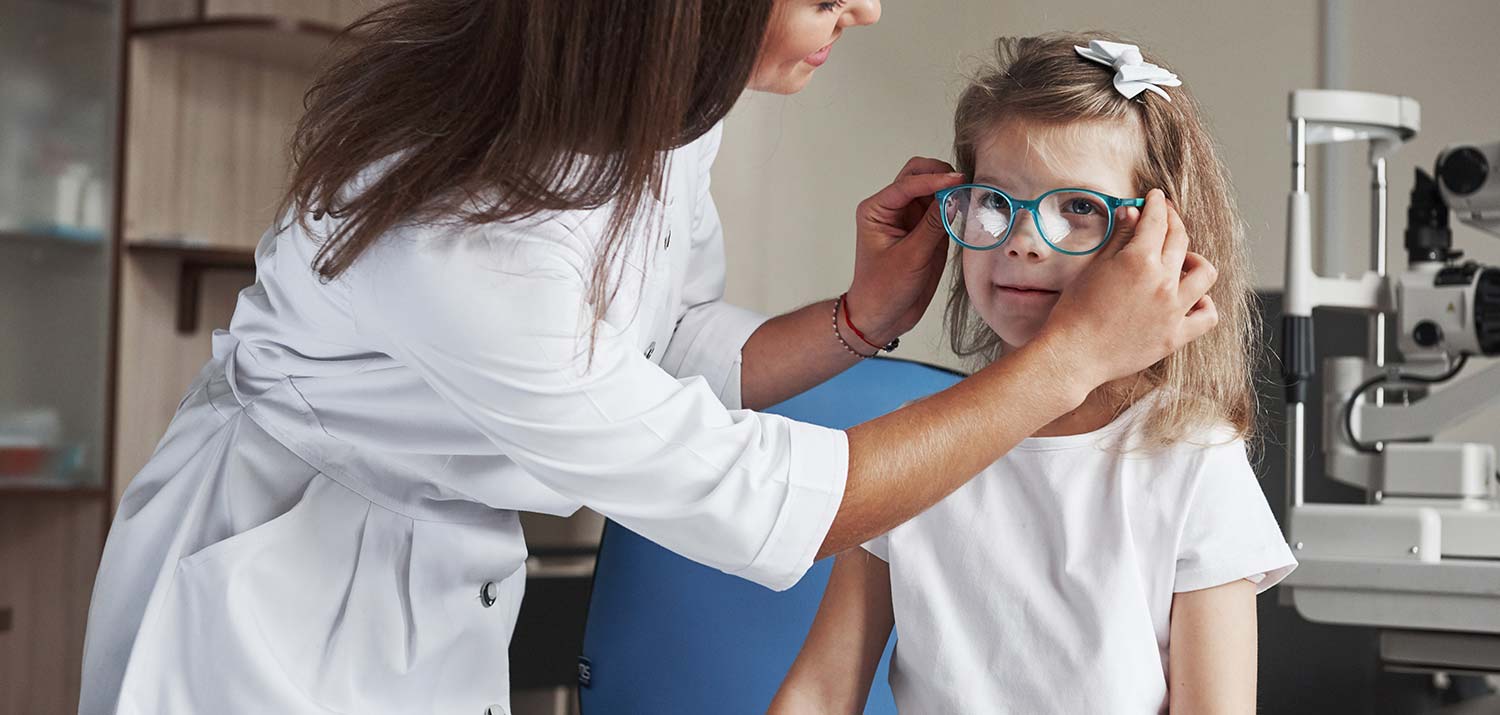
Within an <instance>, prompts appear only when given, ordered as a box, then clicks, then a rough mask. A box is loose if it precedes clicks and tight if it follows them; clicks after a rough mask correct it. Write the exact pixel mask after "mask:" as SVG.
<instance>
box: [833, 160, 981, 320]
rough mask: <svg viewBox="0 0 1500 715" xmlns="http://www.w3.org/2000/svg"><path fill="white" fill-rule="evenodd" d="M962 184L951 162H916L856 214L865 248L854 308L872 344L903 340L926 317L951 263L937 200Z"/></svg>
mask: <svg viewBox="0 0 1500 715" xmlns="http://www.w3.org/2000/svg"><path fill="white" fill-rule="evenodd" d="M962 182H963V175H962V174H958V173H955V172H954V171H953V167H952V166H951V165H950V164H948V162H946V161H940V160H938V159H928V158H924V157H912V159H911V160H910V161H907V162H906V166H904V167H902V168H901V173H900V174H898V175H897V176H896V180H895V181H893V182H891V184H890V185H889V186H887V187H885V188H884V189H881V190H880V191H879V192H878V193H876V194H875V195H874V196H871V197H870V198H868V199H865V200H864V201H862V202H860V204H859V207H858V208H857V209H855V212H854V223H855V235H856V238H857V241H858V243H857V245H856V246H855V251H854V283H853V285H851V286H850V288H849V298H848V304H847V307H848V309H849V315H850V316H851V317H852V318H853V319H854V324H855V326H856V327H858V328H859V329H860V331H861V332H863V333H864V334H865V335H866V336H867V337H869V338H870V340H871V341H872V342H875V343H878V344H881V345H884V344H885V343H887V342H889V341H890V340H891V339H893V338H897V337H900V336H901V335H902V334H904V333H906V331H908V330H911V329H912V327H913V326H915V325H916V324H917V321H919V320H921V319H922V314H923V313H926V312H927V305H928V303H931V302H932V296H933V294H934V293H936V292H937V288H938V284H939V282H940V281H941V280H942V278H943V268H944V266H945V265H946V264H947V258H948V236H947V234H946V233H945V232H944V231H943V223H942V217H941V216H940V215H939V213H938V211H939V207H938V206H936V205H934V204H935V200H934V198H933V196H932V195H933V194H934V193H936V192H937V191H938V190H939V189H944V188H947V187H949V186H954V185H957V184H960V183H962Z"/></svg>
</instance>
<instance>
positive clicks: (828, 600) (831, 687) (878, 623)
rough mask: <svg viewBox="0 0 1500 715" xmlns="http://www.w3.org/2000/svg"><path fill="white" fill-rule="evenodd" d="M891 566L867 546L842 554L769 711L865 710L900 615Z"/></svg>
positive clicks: (788, 714)
mask: <svg viewBox="0 0 1500 715" xmlns="http://www.w3.org/2000/svg"><path fill="white" fill-rule="evenodd" d="M890 578H891V571H890V567H889V566H887V565H886V563H885V562H884V561H881V560H880V559H878V558H876V557H875V556H872V555H871V554H870V553H869V552H867V551H865V550H864V549H858V548H856V549H851V550H849V551H847V552H845V553H842V554H839V556H838V558H837V559H836V560H835V561H834V563H833V575H832V576H830V577H829V578H828V588H827V590H825V591H824V592H823V603H822V604H820V605H819V606H818V615H817V618H815V619H814V620H813V624H812V629H811V630H809V631H808V634H807V642H805V643H803V644H802V651H801V652H800V653H798V654H797V660H796V662H794V663H792V669H791V670H790V671H789V672H788V673H787V676H786V680H785V681H784V682H782V684H781V689H780V690H779V691H777V693H776V698H775V699H774V700H772V701H771V708H770V710H768V711H767V713H768V715H798V714H801V713H817V714H819V715H822V714H824V713H852V714H855V715H857V714H858V713H862V712H864V709H865V700H866V698H868V697H869V695H870V682H871V681H872V680H874V679H875V669H876V668H877V667H878V666H879V665H880V655H881V653H882V652H884V651H885V644H886V641H887V640H888V639H889V638H890V635H891V626H892V625H893V624H894V623H895V615H894V614H893V612H892V610H891V580H890Z"/></svg>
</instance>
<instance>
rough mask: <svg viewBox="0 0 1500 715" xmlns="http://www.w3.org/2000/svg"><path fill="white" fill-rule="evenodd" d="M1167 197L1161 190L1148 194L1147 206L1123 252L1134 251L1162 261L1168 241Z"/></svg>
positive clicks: (1142, 210)
mask: <svg viewBox="0 0 1500 715" xmlns="http://www.w3.org/2000/svg"><path fill="white" fill-rule="evenodd" d="M1167 213H1168V207H1167V197H1166V194H1163V193H1162V192H1161V189H1152V190H1150V191H1148V192H1146V206H1145V207H1144V208H1142V209H1141V217H1140V219H1139V220H1137V221H1136V222H1135V229H1134V230H1133V231H1132V232H1131V234H1130V241H1129V243H1128V244H1127V245H1125V246H1122V247H1121V249H1120V250H1122V251H1134V252H1139V253H1141V254H1144V255H1146V256H1150V257H1151V258H1153V259H1156V260H1161V259H1160V256H1161V253H1162V248H1163V246H1164V245H1165V244H1166V241H1167Z"/></svg>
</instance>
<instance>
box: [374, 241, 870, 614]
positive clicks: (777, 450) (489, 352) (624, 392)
mask: <svg viewBox="0 0 1500 715" xmlns="http://www.w3.org/2000/svg"><path fill="white" fill-rule="evenodd" d="M426 233H429V234H438V235H425V236H420V237H415V238H413V237H401V236H388V237H386V238H384V239H382V242H381V243H380V244H379V245H377V246H376V247H374V248H372V249H371V250H369V251H367V252H366V254H365V255H363V256H362V257H361V259H360V261H359V262H357V263H356V264H355V266H354V267H353V268H351V269H350V271H349V273H348V274H346V276H347V279H346V281H347V284H348V286H349V293H348V294H349V300H350V303H351V310H352V312H353V313H354V315H355V322H356V324H357V326H358V328H359V330H360V332H361V333H362V334H363V335H364V336H365V337H366V338H367V339H368V340H369V341H370V342H371V344H372V345H375V346H378V349H380V350H381V351H383V352H386V353H387V354H389V355H391V356H392V357H394V358H396V359H397V360H400V361H401V362H402V363H404V364H406V365H408V366H410V367H411V368H412V369H414V370H416V371H417V372H419V373H420V374H421V375H422V377H423V379H424V380H425V381H426V382H427V383H428V384H429V385H430V386H431V387H432V388H433V389H434V390H436V391H437V392H438V393H439V394H440V395H441V396H442V397H443V398H444V399H445V400H446V401H448V402H449V403H451V404H452V405H453V406H454V407H455V408H456V409H458V410H459V411H461V413H462V414H463V415H465V416H466V417H467V418H468V419H469V420H470V421H471V422H472V423H473V424H474V425H475V426H476V427H477V428H478V429H479V430H480V431H482V432H483V433H484V434H486V435H487V436H488V437H489V438H490V439H491V440H493V441H494V442H495V444H496V445H497V446H498V447H499V448H500V449H501V450H502V451H503V452H504V453H505V454H506V456H508V457H510V458H511V459H513V460H514V461H515V462H516V463H517V464H518V465H519V466H521V467H522V468H523V469H525V470H526V471H527V472H528V473H529V474H531V475H532V476H533V477H535V478H536V479H537V480H539V481H540V482H542V483H544V484H546V485H547V486H548V487H549V488H550V489H552V490H554V491H556V492H558V493H559V494H561V495H563V496H566V497H570V498H572V499H575V500H577V501H578V502H580V503H582V504H584V505H587V506H588V507H590V508H592V509H594V510H595V511H598V512H600V513H602V514H604V515H605V516H608V517H610V518H612V519H615V520H616V521H618V522H620V523H621V524H624V525H625V526H627V527H629V528H631V529H632V530H635V531H636V532H638V533H640V534H642V535H644V536H646V537H647V538H650V539H652V540H653V541H656V542H657V543H659V544H661V545H662V546H665V547H666V548H668V549H671V550H673V551H675V552H677V553H680V554H682V555H684V556H687V557H689V558H692V559H694V560H696V561H699V562H701V563H704V564H707V565H709V566H712V567H715V568H718V569H720V570H723V571H726V572H728V573H731V574H735V575H738V576H741V577H744V578H747V579H750V580H752V581H755V582H757V583H760V584H763V585H765V586H767V587H770V588H774V589H783V588H787V587H790V586H791V585H793V584H794V583H796V582H797V580H798V579H799V578H801V576H802V574H803V573H804V572H805V571H806V570H807V568H808V567H809V566H810V565H811V564H812V560H813V557H814V555H815V553H816V551H817V548H818V546H819V545H820V544H821V542H822V540H823V537H824V535H825V534H826V533H827V530H828V527H829V525H830V524H831V523H832V520H833V516H834V513H835V512H836V511H837V509H838V505H839V503H840V501H841V500H842V498H843V489H844V482H845V478H846V475H847V471H848V443H847V440H846V438H845V435H844V433H843V432H842V431H839V430H832V429H826V428H823V427H818V426H815V425H810V424H804V423H799V422H794V421H792V420H789V419H786V418H784V417H780V416H776V415H770V414H761V413H756V412H750V411H730V410H728V409H726V408H725V407H724V405H723V404H722V403H721V402H720V401H719V399H718V397H717V396H716V395H715V394H714V392H713V391H712V390H711V389H710V386H709V384H708V382H707V381H706V380H705V379H704V378H703V377H698V376H694V377H687V378H683V379H680V380H679V379H676V378H673V377H672V376H671V375H668V374H667V373H666V372H664V371H663V370H662V369H661V368H659V367H658V366H657V365H655V364H653V363H651V362H650V361H649V360H648V359H646V358H645V357H644V356H643V355H642V354H641V351H640V350H639V346H637V345H634V344H633V342H632V341H631V340H629V339H627V338H626V337H624V335H623V334H622V332H621V330H620V329H619V328H617V327H616V326H614V325H612V324H611V323H609V322H604V323H601V324H600V325H599V326H598V332H597V334H596V335H593V336H592V337H591V335H590V327H591V324H592V311H591V310H590V308H589V306H588V304H587V298H588V291H587V286H588V281H587V276H589V268H590V265H589V263H588V258H587V256H588V252H587V251H585V250H582V249H581V248H579V247H577V246H574V247H572V248H570V247H569V246H570V243H569V241H570V239H569V235H570V233H569V232H568V231H566V230H564V229H560V228H559V227H558V226H557V225H556V224H555V223H545V224H541V225H538V226H535V227H533V228H530V229H524V230H523V229H512V228H507V229H505V230H503V231H502V230H499V229H495V228H484V227H481V228H480V229H457V228H456V229H453V231H452V235H442V234H441V232H439V231H434V230H428V231H426ZM626 280H630V279H629V278H626ZM591 343H592V347H591ZM393 407H396V406H393Z"/></svg>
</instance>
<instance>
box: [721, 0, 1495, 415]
mask: <svg viewBox="0 0 1500 715" xmlns="http://www.w3.org/2000/svg"><path fill="white" fill-rule="evenodd" d="M1336 5H1338V6H1342V12H1343V13H1344V22H1345V24H1344V25H1343V26H1342V27H1341V28H1339V29H1341V30H1342V31H1341V32H1338V33H1336V34H1338V35H1339V36H1342V37H1344V38H1347V43H1346V44H1345V46H1342V47H1339V48H1334V49H1335V52H1336V54H1335V55H1334V59H1335V61H1336V62H1337V64H1338V65H1339V66H1342V67H1344V68H1345V71H1346V72H1347V76H1346V77H1345V78H1344V81H1345V84H1346V86H1347V87H1348V88H1351V89H1364V90H1370V91H1379V92H1388V93H1402V94H1408V95H1410V96H1413V97H1416V98H1417V99H1418V100H1419V101H1420V102H1421V103H1422V108H1423V129H1422V134H1421V135H1420V136H1419V137H1418V138H1417V139H1416V140H1415V141H1413V142H1412V143H1411V145H1410V146H1409V147H1407V149H1406V150H1404V152H1403V153H1402V154H1401V155H1400V156H1398V158H1397V159H1396V160H1395V161H1393V162H1392V164H1391V167H1390V172H1389V173H1390V185H1391V198H1392V200H1391V212H1390V222H1391V230H1392V234H1391V245H1392V252H1391V257H1390V265H1391V268H1392V270H1398V269H1399V268H1400V267H1402V266H1404V265H1405V258H1404V254H1403V253H1401V251H1400V245H1401V238H1400V232H1401V230H1402V228H1404V225H1405V207H1406V203H1407V202H1406V194H1407V192H1408V191H1409V190H1410V185H1411V173H1412V167H1413V166H1416V165H1423V166H1429V167H1430V166H1431V164H1432V162H1433V159H1434V157H1435V156H1436V154H1437V151H1438V149H1439V148H1441V146H1443V145H1444V144H1446V143H1448V142H1450V141H1457V140H1461V139H1470V140H1480V139H1485V138H1494V139H1500V119H1496V118H1497V117H1500V92H1497V91H1495V81H1494V77H1495V75H1496V70H1497V68H1500V60H1497V55H1494V54H1492V53H1491V49H1492V47H1493V46H1494V45H1493V43H1492V41H1491V40H1492V39H1493V35H1494V33H1495V30H1496V29H1497V28H1500V2H1494V0H1462V1H1459V0H1444V1H1442V2H1423V3H1412V2H1409V1H1407V0H1342V1H1340V2H1337V3H1336ZM1319 8H1320V4H1319V2H1318V0H1266V1H1261V2H1237V3H1227V2H1211V3H1207V2H1190V1H1187V0H1137V1H1136V2H1131V3H1116V2H1105V1H1104V0H1051V1H1049V2H1022V1H1021V0H924V1H923V2H915V1H913V0H888V2H886V3H885V4H884V17H883V19H882V20H881V22H880V24H878V25H876V26H874V27H869V28H856V29H854V30H852V31H850V32H849V33H848V34H846V35H845V37H844V38H843V39H842V40H841V41H840V42H839V43H838V44H837V45H836V46H835V48H834V52H833V58H832V60H831V61H830V62H829V63H828V64H827V65H825V66H824V67H823V68H822V69H821V70H819V74H818V76H817V77H815V78H814V80H813V82H812V84H811V85H810V86H809V88H808V89H807V90H805V91H804V92H802V93H801V94H798V95H795V96H792V97H776V96H768V95H759V94H750V95H747V96H746V97H745V99H744V100H742V101H741V103H740V105H739V106H737V107H736V108H735V111H734V113H733V114H732V115H731V116H730V118H729V121H728V127H727V130H726V137H725V142H724V146H723V149H722V150H721V153H720V155H719V160H718V164H717V165H716V166H715V169H714V182H715V186H714V196H715V198H716V199H717V201H718V205H719V211H720V213H721V215H722V217H723V219H724V223H725V231H726V240H727V243H728V249H727V250H728V253H729V265H730V276H729V294H730V298H731V299H733V300H735V301H736V302H739V303H741V304H744V305H747V306H750V307H753V308H756V309H759V310H762V311H767V312H781V311H785V310H787V309H790V308H794V307H797V306H799V305H803V304H806V303H808V302H812V301H815V300H819V299H823V298H829V297H832V296H834V295H837V294H838V293H839V292H841V291H842V290H844V289H845V288H847V286H848V282H849V280H850V276H851V272H852V268H853V255H854V238H853V218H852V216H853V209H854V205H855V204H856V203H857V202H858V201H859V200H861V199H863V198H864V197H865V196H867V195H869V194H871V193H873V192H874V191H876V190H877V189H879V188H880V187H881V186H883V185H884V184H885V183H886V182H888V181H889V180H890V179H891V178H892V177H893V176H894V175H895V172H896V171H897V170H898V169H899V168H900V167H901V165H902V163H903V162H904V161H905V160H906V158H907V157H909V156H911V155H913V154H925V155H929V156H937V157H942V158H945V159H951V158H952V157H951V147H950V143H951V140H952V136H951V128H950V123H951V120H952V107H953V102H954V100H955V99H956V97H957V95H958V93H959V92H960V91H961V90H962V88H963V86H964V80H963V75H962V73H963V72H964V71H966V70H969V69H972V68H973V67H975V65H976V62H977V61H979V60H983V59H985V58H987V57H988V55H989V53H990V47H991V43H992V40H993V39H994V38H995V37H997V36H1000V35H1006V34H1035V33H1039V32H1045V31H1049V30H1078V29H1082V30H1087V29H1090V28H1100V29H1109V30H1113V31H1116V32H1119V33H1122V34H1124V35H1126V36H1127V37H1133V38H1136V39H1138V40H1139V41H1140V42H1141V43H1142V44H1143V45H1145V46H1147V47H1149V48H1150V49H1152V50H1154V51H1156V52H1157V53H1158V54H1159V55H1161V56H1162V57H1163V58H1165V61H1166V63H1167V65H1168V66H1169V67H1170V68H1171V69H1173V70H1174V71H1176V72H1177V73H1178V74H1180V75H1181V76H1182V77H1183V79H1184V81H1185V82H1186V83H1187V85H1188V86H1189V87H1190V88H1191V89H1192V91H1193V92H1194V93H1195V94H1196V95H1197V97H1198V99H1199V100H1200V102H1202V104H1203V105H1204V107H1205V109H1206V111H1207V114H1208V117H1209V119H1210V121H1211V122H1212V125H1213V128H1214V131H1215V134H1216V136H1217V137H1218V140H1219V142H1220V144H1221V145H1222V147H1223V156H1224V158H1225V161H1226V162H1227V163H1228V165H1229V169H1230V171H1231V174H1232V176H1233V178H1234V182H1235V186H1236V189H1237V191H1238V192H1239V202H1240V207H1241V210H1242V213H1243V215H1244V218H1245V221H1246V223H1247V224H1248V227H1249V240H1250V241H1251V250H1252V253H1253V256H1254V265H1255V269H1256V280H1255V282H1256V285H1257V286H1260V287H1263V288H1279V287H1280V285H1281V282H1282V280H1281V271H1282V256H1283V243H1284V240H1285V239H1284V233H1283V230H1284V229H1283V227H1284V223H1285V196H1286V191H1287V189H1288V188H1289V184H1290V161H1289V150H1288V148H1287V130H1286V97H1287V93H1288V92H1289V91H1291V90H1292V89H1296V88H1302V87H1314V86H1317V84H1318V82H1319V78H1320V73H1319V62H1320V57H1321V54H1322V45H1321V43H1320V40H1319V37H1320V26H1319ZM1344 177H1345V178H1346V180H1348V181H1349V183H1348V184H1347V185H1346V186H1345V187H1344V188H1342V189H1340V190H1338V192H1337V194H1336V195H1337V196H1340V197H1343V198H1342V202H1341V206H1340V208H1341V211H1340V215H1341V216H1343V217H1345V218H1346V219H1348V220H1347V221H1345V232H1344V234H1345V235H1346V236H1347V237H1348V238H1347V239H1346V240H1347V245H1346V246H1344V249H1345V250H1344V251H1343V253H1344V255H1345V257H1346V259H1347V260H1346V261H1345V263H1344V264H1341V267H1343V268H1344V269H1345V270H1349V271H1358V270H1363V262H1364V261H1365V260H1366V259H1367V256H1368V253H1367V248H1366V247H1365V246H1366V245H1367V244H1366V243H1365V241H1366V240H1367V239H1366V238H1365V236H1366V235H1367V232H1368V217H1367V215H1366V212H1367V211H1368V208H1367V207H1368V200H1367V193H1366V190H1365V188H1364V187H1365V186H1366V175H1365V173H1364V172H1363V169H1362V168H1361V167H1360V165H1359V164H1358V162H1357V161H1356V164H1355V166H1353V167H1352V168H1350V169H1348V170H1347V171H1346V173H1345V174H1344ZM1455 234H1456V235H1455V241H1456V243H1457V244H1458V245H1459V246H1461V247H1463V248H1465V249H1467V250H1468V251H1469V254H1470V256H1472V257H1476V258H1480V259H1481V260H1484V261H1486V262H1488V263H1492V264H1500V240H1497V239H1493V238H1490V237H1487V236H1483V235H1482V234H1478V233H1477V232H1474V231H1467V230H1463V229H1459V230H1456V231H1455ZM942 295H943V293H939V296H940V297H941V296H942ZM940 318H941V306H940V305H939V304H937V303H936V302H935V303H934V307H933V308H932V309H931V310H930V311H929V313H928V315H927V318H926V319H925V320H924V321H923V323H922V324H921V325H920V326H919V327H918V329H917V330H916V331H915V332H914V334H913V335H912V336H910V337H909V338H907V339H906V340H905V341H904V345H903V347H902V349H901V352H900V355H901V356H903V357H910V358H916V359H921V360H927V361H931V362H937V363H940V364H947V365H957V364H958V362H957V361H956V360H955V359H954V358H953V356H952V355H951V353H949V351H948V350H947V349H946V347H945V343H944V342H943V340H942V334H941V328H940V326H941V321H940ZM1357 349H1358V346H1351V351H1354V350H1357ZM1470 371H1471V372H1472V371H1474V368H1472V367H1471V368H1470ZM1496 424H1500V410H1497V411H1495V412H1494V413H1492V414H1490V415H1488V416H1486V417H1485V418H1482V419H1479V420H1474V421H1472V422H1471V423H1470V424H1469V425H1468V426H1466V427H1465V428H1463V429H1461V430H1458V431H1457V432H1456V433H1455V436H1458V435H1462V436H1464V438H1466V439H1485V440H1492V441H1493V440H1496V439H1497V435H1496V428H1495V427H1494V426H1493V425H1496Z"/></svg>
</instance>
